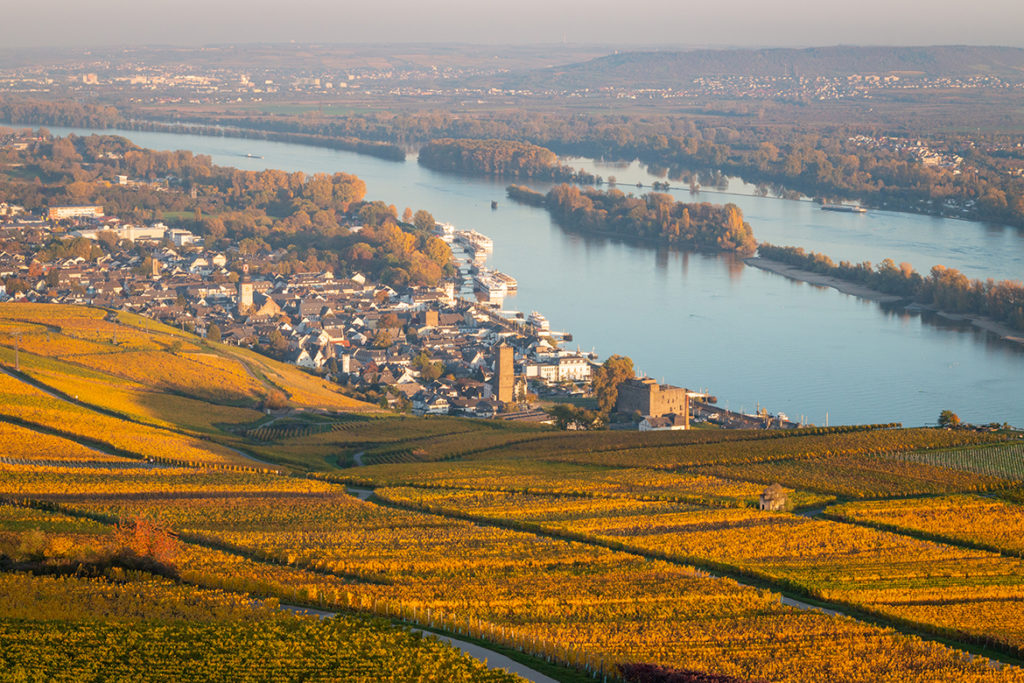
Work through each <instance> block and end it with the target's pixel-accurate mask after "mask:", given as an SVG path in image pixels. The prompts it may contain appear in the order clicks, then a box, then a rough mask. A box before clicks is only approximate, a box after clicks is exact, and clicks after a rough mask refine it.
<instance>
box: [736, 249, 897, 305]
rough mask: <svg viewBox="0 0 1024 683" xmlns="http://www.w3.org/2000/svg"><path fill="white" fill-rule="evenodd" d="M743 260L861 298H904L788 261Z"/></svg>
mask: <svg viewBox="0 0 1024 683" xmlns="http://www.w3.org/2000/svg"><path fill="white" fill-rule="evenodd" d="M743 262H744V263H746V264H747V265H748V266H753V267H754V268H760V269H761V270H767V271H768V272H771V273H775V274H777V275H782V276H783V277H788V278H789V279H790V280H797V281H799V282H806V283H808V284H811V285H816V286H818V287H831V288H832V289H836V290H838V291H840V292H842V293H843V294H851V295H853V296H856V297H860V298H861V299H868V300H870V301H877V302H879V303H883V304H891V303H896V302H898V301H903V300H904V299H903V298H902V297H899V296H896V295H895V294H886V293H884V292H879V291H878V290H876V289H871V288H870V287H865V286H864V285H859V284H857V283H855V282H847V281H846V280H843V279H840V278H837V277H832V276H831V275H822V274H821V273H815V272H812V271H809V270H802V269H800V268H797V267H796V266H791V265H789V264H788V263H782V262H781V261H772V260H769V259H766V258H762V257H760V256H751V257H750V258H747V259H743Z"/></svg>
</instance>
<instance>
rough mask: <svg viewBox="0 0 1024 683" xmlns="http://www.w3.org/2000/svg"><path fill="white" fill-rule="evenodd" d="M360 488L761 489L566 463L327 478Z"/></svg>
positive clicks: (625, 492) (459, 465) (714, 497)
mask: <svg viewBox="0 0 1024 683" xmlns="http://www.w3.org/2000/svg"><path fill="white" fill-rule="evenodd" d="M329 476H330V477H336V478H339V479H342V480H344V481H346V482H350V483H354V484H357V485H364V486H401V485H412V486H429V487H440V488H458V489H483V490H497V491H510V492H536V493H551V494H563V495H574V496H600V497H608V496H612V497H630V498H637V499H645V500H651V499H658V500H675V501H680V502H691V503H705V504H714V505H730V506H744V505H755V504H756V503H757V499H758V496H759V495H760V493H761V492H762V491H763V490H764V486H762V485H760V484H754V483H751V482H748V481H736V480H730V479H722V478H719V477H715V476H709V475H707V474H703V473H691V472H665V471H661V470H652V469H643V468H629V469H607V468H597V467H592V466H583V465H574V464H570V463H551V462H527V461H523V460H518V459H516V460H478V461H471V462H452V463H406V464H403V465H401V466H391V465H377V466H368V467H362V468H359V469H357V470H352V471H350V472H347V473H345V474H343V475H329ZM787 494H788V495H789V496H790V497H791V499H792V501H793V504H794V505H816V504H820V503H823V502H827V501H830V500H832V497H831V496H827V495H816V494H813V493H805V492H802V491H794V490H792V489H790V490H787Z"/></svg>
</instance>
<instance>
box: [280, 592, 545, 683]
mask: <svg viewBox="0 0 1024 683" xmlns="http://www.w3.org/2000/svg"><path fill="white" fill-rule="evenodd" d="M281 609H285V610H288V611H291V612H295V613H296V614H310V615H313V616H318V617H321V618H324V619H328V618H330V617H333V616H334V615H335V614H336V613H335V612H326V611H324V610H319V609H309V608H306V607H299V606H297V605H281ZM412 630H413V631H416V632H417V633H422V634H424V635H427V636H431V637H433V638H436V639H438V640H440V641H442V642H445V643H448V644H449V645H451V646H453V647H456V648H458V649H459V650H462V651H463V652H465V653H466V654H468V655H469V656H470V657H473V658H475V659H479V660H480V661H481V662H483V663H484V664H486V665H487V668H488V669H503V670H505V671H508V672H510V673H514V674H516V675H517V676H522V677H523V678H525V679H526V680H528V681H534V682H535V683H558V681H557V680H555V679H554V678H551V677H550V676H545V675H544V674H542V673H541V672H539V671H536V670H535V669H531V668H530V667H528V666H526V665H525V664H520V663H519V662H517V661H515V660H514V659H510V658H509V657H506V656H505V655H503V654H501V653H500V652H495V651H494V650H488V649H487V648H485V647H481V646H480V645H476V644H474V643H467V642H466V641H464V640H458V639H457V638H452V637H451V636H445V635H441V634H440V633H433V632H431V631H425V630H423V629H421V628H413V629H412Z"/></svg>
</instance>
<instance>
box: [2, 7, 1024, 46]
mask: <svg viewBox="0 0 1024 683" xmlns="http://www.w3.org/2000/svg"><path fill="white" fill-rule="evenodd" d="M836 5H838V3H819V4H817V5H815V6H813V10H812V11H807V7H808V5H807V4H806V3H802V2H796V0H779V1H778V2H775V3H766V2H763V0H733V1H732V2H728V3H693V4H685V5H683V4H681V3H679V2H672V1H669V0H648V1H647V2H645V3H643V4H641V5H636V6H629V5H626V4H624V3H621V2H612V1H611V0H590V1H589V2H559V1H558V0H555V1H554V2H552V1H551V0H544V1H541V0H520V1H519V2H517V3H510V4H508V5H501V6H498V5H496V4H494V3H488V2H478V3H464V2H461V0H460V1H459V2H456V1H455V0H433V1H432V2H410V1H409V0H377V1H376V2H372V3H361V4H358V5H353V4H352V3H337V2H333V1H332V0H292V1H291V2H281V1H280V0H250V1H248V2H245V3H241V2H236V1H234V0H232V1H231V2H227V1H225V0H175V1H174V2H167V1H166V0H165V1H163V2H161V1H160V0H157V2H154V3H139V2H137V1H135V0H131V1H129V0H96V1H95V2H90V3H82V2H80V0H41V1H40V2H36V3H15V4H14V5H13V6H11V7H7V8H5V9H4V11H3V14H2V16H3V25H4V29H5V30H4V44H3V46H4V47H7V48H25V47H50V46H54V47H57V46H67V47H101V46H115V45H118V46H120V45H147V44H160V45H204V44H223V43H254V42H288V41H296V42H300V43H307V42H330V43H352V42H372V43H388V42H418V43H445V42H453V43H478V44H544V43H559V42H563V41H564V42H568V43H573V44H591V45H595V44H596V45H608V46H612V47H614V46H619V45H621V46H629V47H636V46H641V45H657V46H658V47H669V46H679V47H688V46H696V45H701V46H721V47H726V46H732V47H736V46H757V47H776V46H793V47H802V46H816V45H836V44H850V45H950V44H970V45H1006V46H1015V47H1024V33H1022V32H1021V31H1020V27H1021V26H1024V5H1022V4H1021V3H1019V2H1017V1H1016V0H978V1H976V2H974V3H971V4H969V5H968V4H964V3H960V2H952V1H951V0H934V1H932V2H928V3H920V2H916V1H910V0H862V1H861V2H859V3H856V4H846V3H844V4H843V5H842V6H838V7H837V6H836Z"/></svg>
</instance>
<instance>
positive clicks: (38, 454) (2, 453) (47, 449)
mask: <svg viewBox="0 0 1024 683" xmlns="http://www.w3.org/2000/svg"><path fill="white" fill-rule="evenodd" d="M57 462H64V463H68V464H72V463H75V464H78V463H102V462H109V463H125V462H130V461H128V460H126V459H125V458H120V457H118V456H116V455H108V454H107V453H103V452H101V451H97V450H95V449H93V448H87V447H85V446H83V445H81V444H80V443H77V442H75V441H71V440H69V439H63V438H61V437H59V436H51V435H50V434H43V433H40V432H37V431H34V430H32V429H28V428H26V427H20V426H18V425H14V424H9V423H7V422H0V465H18V464H21V465H26V464H31V463H48V464H56V463H57Z"/></svg>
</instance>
